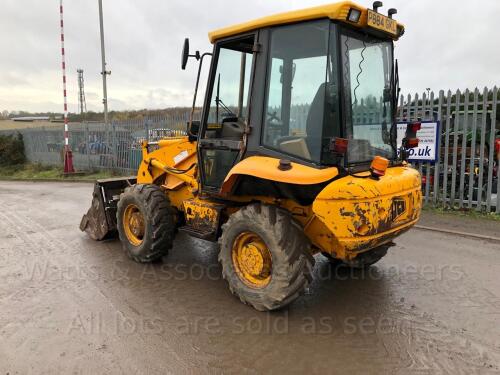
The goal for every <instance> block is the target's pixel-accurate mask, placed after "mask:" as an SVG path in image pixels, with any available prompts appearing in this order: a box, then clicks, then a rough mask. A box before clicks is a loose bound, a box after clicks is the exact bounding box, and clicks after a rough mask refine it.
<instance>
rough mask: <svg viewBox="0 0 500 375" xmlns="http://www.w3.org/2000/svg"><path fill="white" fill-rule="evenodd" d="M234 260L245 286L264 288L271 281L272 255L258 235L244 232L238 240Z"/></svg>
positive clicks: (234, 246) (233, 249)
mask: <svg viewBox="0 0 500 375" xmlns="http://www.w3.org/2000/svg"><path fill="white" fill-rule="evenodd" d="M232 260H233V266H234V268H235V270H236V273H237V275H238V277H239V278H240V279H241V280H242V281H243V282H244V283H245V284H247V285H249V286H251V287H254V288H263V287H265V286H266V285H267V284H269V282H270V281H271V269H272V259H271V253H270V251H269V249H268V248H267V246H266V244H265V243H264V241H263V240H262V239H261V238H260V237H259V236H258V235H257V234H255V233H252V232H243V233H241V234H240V235H239V236H238V237H237V238H236V240H235V241H234V244H233V248H232Z"/></svg>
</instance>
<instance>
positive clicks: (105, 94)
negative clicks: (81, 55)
mask: <svg viewBox="0 0 500 375" xmlns="http://www.w3.org/2000/svg"><path fill="white" fill-rule="evenodd" d="M99 26H100V32H101V59H102V71H101V74H102V94H103V99H102V104H104V124H105V125H107V124H108V88H107V84H106V76H107V75H109V74H111V71H107V70H106V53H105V50H104V21H103V17H102V0H99Z"/></svg>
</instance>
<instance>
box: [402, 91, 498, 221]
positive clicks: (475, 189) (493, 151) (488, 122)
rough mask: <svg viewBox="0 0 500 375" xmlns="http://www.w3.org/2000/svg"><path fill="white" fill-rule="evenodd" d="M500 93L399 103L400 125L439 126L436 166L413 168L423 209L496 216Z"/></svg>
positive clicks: (415, 98)
mask: <svg viewBox="0 0 500 375" xmlns="http://www.w3.org/2000/svg"><path fill="white" fill-rule="evenodd" d="M498 95H499V93H498V89H497V87H494V88H493V89H488V88H484V89H483V90H482V91H479V90H478V89H475V90H473V91H470V90H465V91H464V92H461V91H459V90H458V91H456V92H454V93H452V92H451V91H448V92H447V93H445V92H444V91H440V92H439V94H438V95H437V96H436V95H435V94H434V93H433V92H430V93H429V95H426V94H425V93H424V94H423V95H421V96H419V95H417V94H416V95H413V96H411V95H408V96H407V97H403V96H402V97H401V99H400V105H399V108H398V118H399V120H400V121H415V120H421V121H425V120H431V121H436V120H439V121H440V124H441V127H440V129H439V137H440V139H439V142H438V160H437V161H436V162H435V163H430V162H424V163H415V164H414V166H415V168H418V170H419V171H420V173H421V174H422V191H423V193H424V196H425V203H432V204H434V205H440V204H443V205H446V206H451V207H455V208H468V209H476V210H478V211H481V210H485V211H487V212H492V211H493V212H496V213H500V195H499V194H498V191H499V190H500V179H499V178H498V174H499V173H498V169H499V164H500V163H499V162H500V152H499V151H498V145H496V144H497V143H496V142H497V141H496V140H498V139H500V110H499V108H498V107H499V98H498Z"/></svg>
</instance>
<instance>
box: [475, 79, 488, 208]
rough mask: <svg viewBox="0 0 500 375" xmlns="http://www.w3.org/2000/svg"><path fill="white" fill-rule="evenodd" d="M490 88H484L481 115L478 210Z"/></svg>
mask: <svg viewBox="0 0 500 375" xmlns="http://www.w3.org/2000/svg"><path fill="white" fill-rule="evenodd" d="M488 93H489V92H488V89H487V88H486V87H485V88H484V90H483V116H482V117H481V120H482V121H481V140H480V146H479V147H480V150H479V179H478V182H477V207H476V210H477V211H481V210H482V209H483V177H484V158H485V156H486V155H485V154H484V147H485V145H486V125H487V122H486V120H487V116H488Z"/></svg>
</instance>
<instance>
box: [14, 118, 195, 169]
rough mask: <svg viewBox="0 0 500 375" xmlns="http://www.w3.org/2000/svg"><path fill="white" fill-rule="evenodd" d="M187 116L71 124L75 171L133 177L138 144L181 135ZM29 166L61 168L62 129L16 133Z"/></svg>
mask: <svg viewBox="0 0 500 375" xmlns="http://www.w3.org/2000/svg"><path fill="white" fill-rule="evenodd" d="M188 118H189V113H185V114H177V115H175V116H170V117H151V118H148V119H147V120H130V121H112V122H111V123H110V124H109V125H108V126H106V125H105V124H103V123H71V124H70V125H69V131H70V137H69V139H70V140H69V142H70V146H71V150H72V151H73V164H74V166H75V169H77V170H80V171H82V170H85V171H98V170H113V171H116V172H117V173H121V174H135V173H136V172H137V168H138V167H139V164H140V162H141V160H142V148H141V143H142V141H144V140H148V141H157V140H159V139H161V138H163V137H167V136H179V135H185V134H186V133H185V130H186V124H187V121H188ZM19 132H20V133H21V134H23V139H24V147H25V152H26V157H27V159H28V160H29V161H30V162H33V163H41V164H44V165H62V161H63V148H64V142H63V139H64V138H63V137H64V125H62V124H61V125H56V126H54V127H42V128H28V129H20V130H19Z"/></svg>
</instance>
